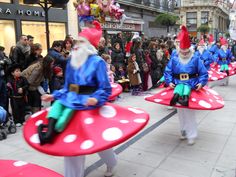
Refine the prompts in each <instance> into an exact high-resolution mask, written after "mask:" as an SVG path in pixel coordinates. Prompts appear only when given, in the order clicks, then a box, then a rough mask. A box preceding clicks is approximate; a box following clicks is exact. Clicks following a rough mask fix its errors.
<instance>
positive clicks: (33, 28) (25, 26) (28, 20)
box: [0, 0, 68, 54]
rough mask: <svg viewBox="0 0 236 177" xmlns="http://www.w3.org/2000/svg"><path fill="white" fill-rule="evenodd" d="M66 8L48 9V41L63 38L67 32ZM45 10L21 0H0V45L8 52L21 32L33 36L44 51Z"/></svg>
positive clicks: (45, 47)
mask: <svg viewBox="0 0 236 177" xmlns="http://www.w3.org/2000/svg"><path fill="white" fill-rule="evenodd" d="M67 21H68V17H67V10H66V9H65V10H63V9H58V8H51V9H50V10H49V29H50V42H51V43H52V41H54V40H64V38H65V35H66V33H67V32H68V25H67V23H68V22H67ZM45 31H46V27H45V12H44V10H43V9H42V8H41V7H40V6H39V5H25V4H23V0H0V34H1V35H0V46H4V47H5V51H6V53H7V54H9V51H10V48H11V46H14V45H15V44H16V42H17V41H18V40H19V37H20V36H21V35H22V34H25V35H32V36H34V42H35V43H40V44H42V46H43V50H44V52H43V53H44V54H45V53H46V49H47V46H46V35H45Z"/></svg>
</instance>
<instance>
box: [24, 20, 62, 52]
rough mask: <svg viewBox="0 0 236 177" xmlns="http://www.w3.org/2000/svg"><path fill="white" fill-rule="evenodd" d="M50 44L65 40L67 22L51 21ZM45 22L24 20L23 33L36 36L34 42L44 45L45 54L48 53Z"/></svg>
mask: <svg viewBox="0 0 236 177" xmlns="http://www.w3.org/2000/svg"><path fill="white" fill-rule="evenodd" d="M49 30H50V44H51V45H52V43H53V41H55V40H64V39H65V36H66V25H65V23H49ZM45 31H46V29H45V23H44V22H31V21H22V34H25V35H31V36H33V37H34V43H40V44H42V46H43V55H45V54H46V53H47V43H46V34H45Z"/></svg>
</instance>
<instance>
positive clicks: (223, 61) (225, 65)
mask: <svg viewBox="0 0 236 177" xmlns="http://www.w3.org/2000/svg"><path fill="white" fill-rule="evenodd" d="M220 44H221V49H220V50H219V51H218V60H217V63H218V64H219V65H220V71H221V72H226V73H227V76H229V75H230V74H229V64H230V63H231V60H232V58H233V55H232V52H231V51H230V50H229V49H228V47H229V46H228V41H227V40H226V39H224V38H222V39H221V40H220Z"/></svg>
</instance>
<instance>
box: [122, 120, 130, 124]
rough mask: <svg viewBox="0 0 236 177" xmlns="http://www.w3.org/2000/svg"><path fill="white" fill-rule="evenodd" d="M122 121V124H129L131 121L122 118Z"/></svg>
mask: <svg viewBox="0 0 236 177" xmlns="http://www.w3.org/2000/svg"><path fill="white" fill-rule="evenodd" d="M120 123H122V124H128V123H129V121H128V120H120Z"/></svg>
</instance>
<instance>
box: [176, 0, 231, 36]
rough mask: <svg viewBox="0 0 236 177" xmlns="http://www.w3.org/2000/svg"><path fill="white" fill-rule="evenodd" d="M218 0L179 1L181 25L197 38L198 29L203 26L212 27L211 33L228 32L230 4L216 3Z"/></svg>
mask: <svg viewBox="0 0 236 177" xmlns="http://www.w3.org/2000/svg"><path fill="white" fill-rule="evenodd" d="M216 2H217V1H216V0H179V1H178V11H179V14H180V23H181V24H184V25H186V26H187V27H188V29H189V31H190V33H191V35H192V36H197V35H198V34H199V33H197V28H198V27H200V26H201V25H202V24H206V25H208V26H209V27H210V33H213V34H215V36H217V34H218V33H225V32H227V27H228V23H229V4H228V2H227V1H224V3H220V2H222V1H219V3H216Z"/></svg>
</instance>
